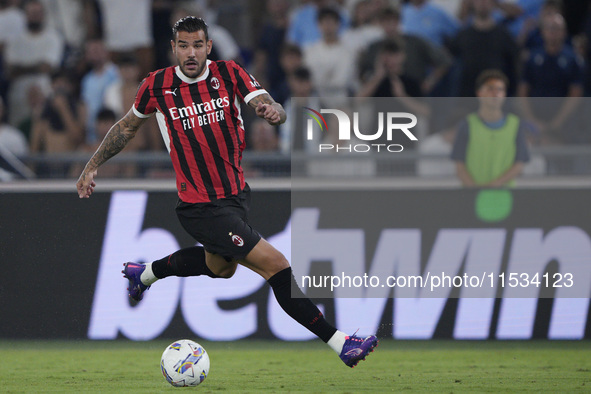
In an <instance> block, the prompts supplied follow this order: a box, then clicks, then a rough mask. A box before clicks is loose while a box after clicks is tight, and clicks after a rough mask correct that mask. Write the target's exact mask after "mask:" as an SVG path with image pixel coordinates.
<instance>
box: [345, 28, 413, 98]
mask: <svg viewBox="0 0 591 394" xmlns="http://www.w3.org/2000/svg"><path fill="white" fill-rule="evenodd" d="M405 60H406V53H405V48H404V43H403V42H402V41H401V40H396V39H392V40H388V41H385V42H383V43H382V44H381V48H380V51H379V53H378V56H377V58H376V64H375V66H374V71H373V75H372V77H371V78H368V80H367V81H366V82H365V84H364V85H363V86H362V87H361V89H360V90H359V92H358V93H357V95H358V96H359V97H420V96H421V95H422V94H421V88H420V85H419V82H418V81H416V80H415V79H413V78H411V77H409V76H408V75H406V74H405V73H404V62H405Z"/></svg>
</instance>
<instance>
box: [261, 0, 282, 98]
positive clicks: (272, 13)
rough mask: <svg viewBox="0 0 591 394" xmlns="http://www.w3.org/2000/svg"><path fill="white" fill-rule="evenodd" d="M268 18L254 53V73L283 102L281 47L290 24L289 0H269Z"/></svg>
mask: <svg viewBox="0 0 591 394" xmlns="http://www.w3.org/2000/svg"><path fill="white" fill-rule="evenodd" d="M266 10H267V19H266V22H265V23H264V25H263V27H262V29H261V34H260V37H259V39H258V44H257V48H256V51H255V54H254V70H253V71H254V75H255V77H256V78H257V79H258V80H259V81H260V83H261V84H262V85H263V86H268V89H269V93H270V94H271V96H273V97H275V100H277V102H278V103H281V104H283V102H285V99H286V98H287V97H284V96H283V97H279V96H278V95H277V94H276V92H277V90H279V89H278V87H279V86H282V85H285V84H286V81H285V80H286V75H285V72H284V71H283V69H282V67H281V62H280V57H281V48H283V45H284V43H285V34H286V32H287V27H288V25H289V1H288V0H267V1H266Z"/></svg>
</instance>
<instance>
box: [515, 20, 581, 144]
mask: <svg viewBox="0 0 591 394" xmlns="http://www.w3.org/2000/svg"><path fill="white" fill-rule="evenodd" d="M541 30H542V37H543V40H544V46H543V47H542V48H539V49H537V50H533V51H532V52H531V54H530V56H529V58H528V60H527V61H526V63H525V65H524V68H523V79H522V81H521V82H520V84H519V89H518V92H517V94H518V96H519V97H521V100H520V102H521V104H522V106H523V110H524V115H525V117H526V118H527V119H528V120H530V121H532V122H534V124H535V125H536V126H537V127H538V128H539V129H540V130H541V132H542V134H543V135H544V136H545V137H550V139H556V138H557V139H558V140H559V141H562V142H582V141H579V140H578V138H579V137H577V136H576V135H577V132H576V131H575V130H568V128H566V127H564V126H565V124H567V123H566V122H567V121H568V120H569V118H570V116H571V114H572V113H573V111H575V110H576V108H577V106H578V104H579V102H580V100H579V98H580V97H581V96H582V95H583V64H582V61H581V59H579V58H578V56H577V55H576V54H575V53H574V51H573V49H572V48H570V47H568V46H567V45H565V40H566V34H567V33H566V24H565V21H564V18H563V17H562V16H561V15H560V14H552V15H548V16H546V17H545V18H544V20H543V21H542V25H541ZM527 97H566V98H567V99H565V100H560V101H557V100H555V99H551V100H548V99H545V100H540V99H537V100H536V99H533V100H529V99H526V98H527Z"/></svg>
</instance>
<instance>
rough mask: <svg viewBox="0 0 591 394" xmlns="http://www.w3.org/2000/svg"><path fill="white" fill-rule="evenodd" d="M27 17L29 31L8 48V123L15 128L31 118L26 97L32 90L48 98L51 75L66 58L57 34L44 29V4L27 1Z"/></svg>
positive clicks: (14, 39) (9, 43)
mask: <svg viewBox="0 0 591 394" xmlns="http://www.w3.org/2000/svg"><path fill="white" fill-rule="evenodd" d="M25 15H26V23H27V29H26V30H25V31H24V32H23V33H22V34H19V35H18V36H16V37H14V38H13V39H11V40H10V41H9V42H8V46H7V48H6V65H7V71H8V76H9V78H10V90H9V95H8V100H9V103H8V104H9V105H8V107H9V120H10V123H11V124H12V125H13V126H18V125H19V124H20V123H21V122H22V121H24V120H25V119H26V118H27V117H28V116H30V114H31V107H30V105H29V101H28V97H27V95H28V94H29V91H30V89H31V87H32V86H36V87H37V88H39V90H40V91H41V92H43V94H45V95H47V94H49V92H50V90H51V73H52V72H54V71H55V70H57V69H58V67H59V66H60V63H61V61H62V54H63V40H62V39H61V37H60V36H59V34H58V33H57V32H56V31H55V30H53V29H51V28H49V27H46V26H45V10H44V8H43V4H42V3H41V2H40V1H39V0H29V1H27V3H26V4H25ZM34 90H37V89H34Z"/></svg>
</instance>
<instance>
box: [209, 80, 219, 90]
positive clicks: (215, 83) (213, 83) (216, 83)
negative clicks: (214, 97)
mask: <svg viewBox="0 0 591 394" xmlns="http://www.w3.org/2000/svg"><path fill="white" fill-rule="evenodd" d="M210 83H211V87H212V88H214V89H215V90H218V89H219V88H220V80H219V79H217V78H216V77H213V78H211V81H210Z"/></svg>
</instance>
